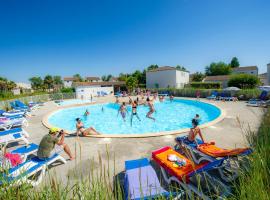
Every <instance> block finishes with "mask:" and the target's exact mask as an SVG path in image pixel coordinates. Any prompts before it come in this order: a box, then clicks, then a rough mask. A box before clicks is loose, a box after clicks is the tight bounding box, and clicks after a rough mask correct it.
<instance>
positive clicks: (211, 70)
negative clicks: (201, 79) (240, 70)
mask: <svg viewBox="0 0 270 200" xmlns="http://www.w3.org/2000/svg"><path fill="white" fill-rule="evenodd" d="M231 72H232V69H231V67H230V65H228V64H226V63H224V62H218V63H215V62H212V63H211V64H210V65H209V66H206V67H205V74H206V75H207V76H217V75H229V74H231Z"/></svg>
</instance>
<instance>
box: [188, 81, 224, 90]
mask: <svg viewBox="0 0 270 200" xmlns="http://www.w3.org/2000/svg"><path fill="white" fill-rule="evenodd" d="M188 87H192V88H201V89H220V88H221V83H220V82H215V83H213V82H191V83H189V84H188Z"/></svg>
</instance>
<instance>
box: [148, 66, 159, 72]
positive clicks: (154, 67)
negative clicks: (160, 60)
mask: <svg viewBox="0 0 270 200" xmlns="http://www.w3.org/2000/svg"><path fill="white" fill-rule="evenodd" d="M157 68H158V65H150V66H149V67H147V71H149V70H153V69H157Z"/></svg>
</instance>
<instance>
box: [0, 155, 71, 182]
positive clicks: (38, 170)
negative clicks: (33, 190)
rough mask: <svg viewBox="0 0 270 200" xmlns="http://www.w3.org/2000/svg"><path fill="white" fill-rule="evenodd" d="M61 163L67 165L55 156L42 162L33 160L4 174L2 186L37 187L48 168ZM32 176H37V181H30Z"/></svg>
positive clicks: (60, 157)
mask: <svg viewBox="0 0 270 200" xmlns="http://www.w3.org/2000/svg"><path fill="white" fill-rule="evenodd" d="M56 161H60V162H62V163H64V164H65V163H66V160H65V159H64V158H63V157H62V156H60V155H58V154H55V155H53V156H52V157H50V158H48V159H47V160H41V159H39V158H38V157H34V158H31V159H29V160H27V161H25V162H23V163H21V164H19V165H18V166H16V167H13V168H11V169H9V170H8V173H7V174H6V173H2V175H1V176H2V179H1V181H0V185H8V186H18V185H21V184H23V183H27V184H31V185H32V186H37V185H38V184H39V183H40V182H41V181H42V178H43V176H44V175H45V172H46V169H47V167H48V166H49V165H50V164H52V163H54V162H56ZM31 176H36V177H35V179H34V180H33V179H29V178H30V177H31Z"/></svg>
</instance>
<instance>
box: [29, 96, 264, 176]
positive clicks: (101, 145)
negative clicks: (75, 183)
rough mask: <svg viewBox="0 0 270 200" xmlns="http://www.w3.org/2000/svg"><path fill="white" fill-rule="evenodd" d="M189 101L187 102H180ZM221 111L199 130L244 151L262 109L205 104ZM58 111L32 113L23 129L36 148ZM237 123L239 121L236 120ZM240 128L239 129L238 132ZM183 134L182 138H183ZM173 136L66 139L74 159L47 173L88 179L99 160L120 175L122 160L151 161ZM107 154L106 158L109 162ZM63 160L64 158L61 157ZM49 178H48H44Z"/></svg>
mask: <svg viewBox="0 0 270 200" xmlns="http://www.w3.org/2000/svg"><path fill="white" fill-rule="evenodd" d="M183 99H188V98H183ZM95 100H96V102H97V103H103V102H114V101H115V99H114V98H113V97H100V98H96V99H95ZM201 101H203V102H208V103H209V102H210V103H212V104H214V105H217V106H218V107H219V108H221V109H222V110H224V113H225V116H224V118H223V119H221V121H219V122H217V123H216V124H213V125H210V126H208V127H206V128H203V129H202V133H203V135H204V138H205V140H206V141H215V142H216V144H217V145H218V146H220V147H224V148H234V147H244V146H246V144H247V142H246V140H245V135H246V131H245V130H247V129H249V128H250V130H251V131H256V130H257V129H258V126H259V125H260V119H261V117H262V115H263V109H262V108H256V107H248V106H246V103H245V102H221V101H208V100H205V99H201ZM58 108H59V107H58V106H57V105H56V104H55V103H54V102H47V103H46V104H45V105H44V106H42V107H41V108H40V109H38V110H36V111H33V116H32V117H30V118H28V121H29V126H28V127H27V128H25V130H27V131H28V132H29V135H30V140H31V141H32V142H34V143H37V144H39V142H40V140H41V138H42V137H43V136H44V135H46V134H47V133H48V129H47V128H46V127H45V126H44V125H43V124H42V120H43V118H44V117H45V116H46V115H47V114H48V113H49V112H52V111H54V110H55V109H58ZM238 119H239V120H238ZM241 127H242V129H241ZM185 134H186V133H182V134H181V135H185ZM175 137H176V135H165V136H159V137H148V138H93V137H79V138H77V137H75V136H72V135H71V136H67V137H66V138H65V143H67V144H68V145H69V146H70V148H71V150H72V152H73V154H74V152H75V151H76V159H75V160H74V161H68V162H67V163H66V164H65V165H59V166H56V167H53V168H52V169H50V170H49V171H50V173H56V174H57V177H58V178H60V179H61V180H63V181H66V180H67V177H69V179H70V180H75V179H76V177H75V176H74V174H75V173H76V174H82V175H88V174H89V172H90V171H91V170H90V168H91V167H92V168H93V170H94V171H95V170H97V171H99V168H100V164H99V159H98V157H100V158H101V160H102V161H103V164H104V163H105V164H107V163H108V161H109V163H110V165H111V166H113V165H114V166H115V167H110V171H111V172H115V173H116V174H117V173H120V172H122V171H123V170H124V162H125V160H130V159H137V158H141V157H147V158H151V152H152V151H153V150H156V149H158V148H161V147H163V146H173V145H174V144H175V142H174V138H175ZM108 153H109V155H110V156H109V158H108V156H107V155H108ZM63 156H64V157H65V158H67V156H66V155H65V154H64V153H63ZM47 177H48V176H47Z"/></svg>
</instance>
